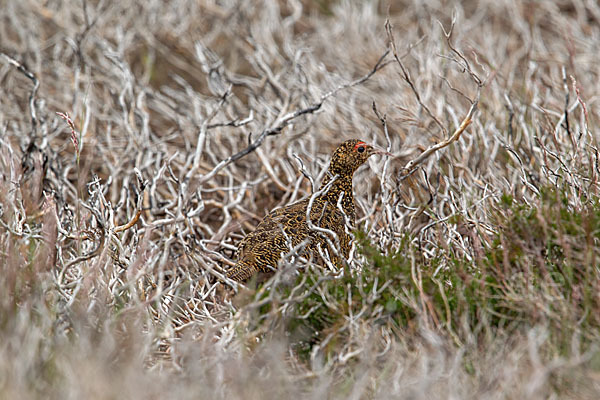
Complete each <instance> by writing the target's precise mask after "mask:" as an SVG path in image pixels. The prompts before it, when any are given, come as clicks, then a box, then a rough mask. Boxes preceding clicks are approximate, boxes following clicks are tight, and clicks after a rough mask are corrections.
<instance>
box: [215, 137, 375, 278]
mask: <svg viewBox="0 0 600 400" xmlns="http://www.w3.org/2000/svg"><path fill="white" fill-rule="evenodd" d="M381 153H382V152H380V151H376V150H374V149H373V147H372V146H369V145H367V144H366V143H364V142H362V141H360V140H356V139H354V140H348V141H346V142H344V143H342V144H341V145H340V146H339V147H338V148H337V149H336V150H335V151H334V153H333V156H332V159H331V163H330V165H329V170H328V174H327V176H326V178H325V180H324V182H323V183H322V185H321V189H323V188H324V187H325V186H326V185H327V184H328V183H329V182H330V181H331V179H332V177H334V176H337V177H336V179H335V181H334V182H333V184H332V185H331V186H330V188H329V190H328V191H327V192H326V193H324V194H323V195H321V196H318V197H316V198H315V200H314V202H313V205H312V208H311V215H310V219H311V222H312V223H313V224H314V225H316V226H319V227H322V228H327V229H330V230H332V231H333V232H335V233H336V235H337V237H338V238H339V243H340V249H339V250H340V251H341V254H343V255H344V257H348V254H349V252H350V246H351V239H352V237H351V236H350V235H349V234H348V233H346V223H345V220H344V215H343V214H342V212H341V211H340V210H339V209H338V207H337V204H338V201H339V199H340V197H341V203H340V204H341V207H342V209H343V210H344V213H345V214H346V215H347V216H348V217H349V222H350V224H351V225H352V226H354V223H355V219H356V215H355V211H354V196H353V194H352V176H353V174H354V172H355V171H356V170H357V169H358V167H359V166H360V165H362V164H363V163H364V162H365V161H366V160H367V159H368V158H369V156H371V155H373V154H381ZM308 204H309V199H304V200H301V201H298V202H296V203H293V204H290V205H287V206H285V207H281V208H278V209H275V210H273V211H271V212H270V213H269V214H267V215H266V216H265V217H264V218H263V220H262V221H261V222H260V224H258V226H257V227H256V230H255V231H254V232H251V233H249V234H248V235H247V236H246V237H245V238H244V239H242V241H241V242H240V244H239V245H238V250H237V253H236V256H237V262H236V265H235V266H234V267H232V268H231V269H229V270H228V271H227V277H228V278H230V279H233V280H235V281H238V282H243V281H246V280H248V279H249V278H251V277H252V276H253V275H254V274H256V273H257V272H265V273H268V272H271V271H273V270H274V269H275V268H277V262H278V261H279V259H280V258H281V255H282V254H285V253H287V252H289V251H290V248H291V247H294V246H297V245H299V244H301V243H302V242H303V241H305V240H306V241H307V246H306V247H305V251H313V252H314V251H315V250H316V248H317V245H319V244H320V245H321V247H322V248H324V249H325V248H327V247H328V245H327V241H326V240H325V239H324V238H323V237H322V236H321V235H320V234H318V233H317V232H314V231H311V230H310V229H309V228H308V224H307V222H306V210H307V208H308ZM330 240H331V242H332V243H333V240H332V238H330ZM329 254H330V255H332V257H331V258H332V261H334V262H335V263H337V264H341V260H339V259H335V257H333V254H334V253H333V252H332V251H331V250H330V251H329Z"/></svg>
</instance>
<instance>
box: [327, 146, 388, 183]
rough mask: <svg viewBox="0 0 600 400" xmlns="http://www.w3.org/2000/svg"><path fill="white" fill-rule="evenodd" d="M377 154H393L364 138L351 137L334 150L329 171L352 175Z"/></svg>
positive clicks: (335, 173) (334, 173) (336, 173)
mask: <svg viewBox="0 0 600 400" xmlns="http://www.w3.org/2000/svg"><path fill="white" fill-rule="evenodd" d="M375 154H385V155H391V154H390V153H388V152H386V151H384V150H382V149H379V148H376V147H373V146H371V145H369V144H367V143H365V142H363V141H362V140H358V139H351V140H346V141H345V142H344V143H342V144H340V145H339V146H338V148H337V149H335V151H334V152H333V156H332V157H331V164H330V165H329V171H330V172H331V173H332V174H333V175H340V176H348V175H349V176H352V175H353V174H354V172H355V171H356V170H357V169H358V167H360V166H361V165H362V164H364V162H365V161H367V159H368V158H369V157H371V156H372V155H375Z"/></svg>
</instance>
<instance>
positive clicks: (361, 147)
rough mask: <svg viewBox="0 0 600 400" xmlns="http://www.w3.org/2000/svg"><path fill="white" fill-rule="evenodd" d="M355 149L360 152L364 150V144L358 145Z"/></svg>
mask: <svg viewBox="0 0 600 400" xmlns="http://www.w3.org/2000/svg"><path fill="white" fill-rule="evenodd" d="M356 151H358V152H359V153H362V152H364V151H365V146H359V147H358V149H356Z"/></svg>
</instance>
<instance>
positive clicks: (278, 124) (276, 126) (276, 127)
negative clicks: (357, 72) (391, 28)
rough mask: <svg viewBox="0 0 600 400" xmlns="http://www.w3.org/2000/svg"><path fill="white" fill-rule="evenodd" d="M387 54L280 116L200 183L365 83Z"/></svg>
mask: <svg viewBox="0 0 600 400" xmlns="http://www.w3.org/2000/svg"><path fill="white" fill-rule="evenodd" d="M388 54H389V50H386V51H385V52H384V53H383V54H382V55H381V57H379V60H377V62H376V63H375V65H374V66H373V68H372V69H371V70H370V71H369V72H368V73H367V74H365V75H364V76H362V77H361V78H358V79H356V80H354V81H351V82H347V83H345V84H342V85H339V86H338V87H336V88H335V89H333V90H331V91H329V92H327V93H325V94H323V95H322V96H321V97H320V98H319V100H318V101H316V102H314V103H312V104H311V105H309V106H308V107H303V108H299V109H297V110H295V111H292V112H290V113H287V114H285V115H284V116H282V117H281V118H279V119H278V120H277V121H275V122H274V123H273V124H272V126H271V127H269V128H267V129H265V130H263V131H262V132H261V134H260V135H259V136H258V138H256V140H254V141H253V142H251V143H250V144H249V145H248V147H246V148H245V149H243V150H241V151H239V152H237V153H236V154H233V155H231V156H229V157H227V158H226V159H224V160H222V161H221V162H219V163H218V164H217V165H216V166H215V167H214V168H213V169H212V170H211V171H210V172H208V173H207V174H205V175H203V176H202V177H200V178H199V181H200V183H203V182H206V181H208V180H209V179H211V178H213V177H214V176H215V175H216V174H217V173H218V172H219V171H220V170H222V169H223V168H225V167H226V166H228V165H229V164H231V163H233V162H235V161H237V160H239V159H241V158H243V157H245V156H247V155H248V154H250V153H252V152H253V151H255V150H256V149H257V148H258V147H260V145H261V144H262V143H263V141H264V140H265V138H266V137H267V136H272V135H277V134H279V133H280V132H281V131H282V130H283V128H285V127H286V126H288V125H289V124H290V123H291V122H292V121H294V120H295V119H296V118H298V117H300V116H302V115H306V114H312V113H314V112H316V111H318V110H319V109H320V108H321V106H322V105H323V103H324V102H325V101H326V100H327V99H329V98H330V97H332V96H335V95H336V94H337V93H338V92H340V91H342V90H344V89H348V88H351V87H354V86H357V85H360V84H362V83H364V82H366V81H367V80H368V79H369V78H371V77H372V76H373V75H374V74H375V73H376V72H377V71H379V70H381V69H382V68H384V67H385V66H386V65H388V64H389V62H384V59H385V57H386V56H387V55H388Z"/></svg>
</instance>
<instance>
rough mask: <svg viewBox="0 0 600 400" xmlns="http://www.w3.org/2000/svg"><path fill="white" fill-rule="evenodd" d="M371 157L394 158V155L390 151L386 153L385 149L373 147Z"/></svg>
mask: <svg viewBox="0 0 600 400" xmlns="http://www.w3.org/2000/svg"><path fill="white" fill-rule="evenodd" d="M371 155H372V156H374V155H382V156H388V157H393V156H394V155H393V154H392V153H390V152H388V151H385V150H384V149H382V148H380V147H375V146H371Z"/></svg>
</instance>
